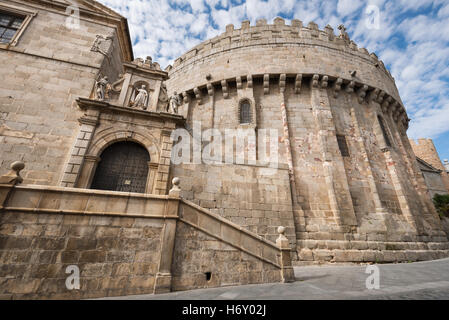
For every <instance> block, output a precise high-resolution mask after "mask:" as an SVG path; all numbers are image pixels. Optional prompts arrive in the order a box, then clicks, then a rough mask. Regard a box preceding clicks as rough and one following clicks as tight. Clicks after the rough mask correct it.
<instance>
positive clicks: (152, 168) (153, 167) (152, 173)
mask: <svg viewBox="0 0 449 320" xmlns="http://www.w3.org/2000/svg"><path fill="white" fill-rule="evenodd" d="M158 166H159V165H158V164H157V163H154V162H151V161H150V162H148V176H147V186H146V187H145V192H146V193H153V190H154V179H155V177H156V173H157V168H158Z"/></svg>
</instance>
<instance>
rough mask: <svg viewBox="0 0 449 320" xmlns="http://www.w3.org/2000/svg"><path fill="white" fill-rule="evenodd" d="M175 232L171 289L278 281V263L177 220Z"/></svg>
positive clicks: (279, 279)
mask: <svg viewBox="0 0 449 320" xmlns="http://www.w3.org/2000/svg"><path fill="white" fill-rule="evenodd" d="M176 235H177V236H176V241H175V249H174V261H173V280H172V281H173V282H172V286H173V287H172V288H173V290H174V291H178V290H189V289H198V288H209V287H219V286H220V287H221V286H232V285H245V284H257V283H270V282H279V281H281V278H280V273H279V269H278V268H277V267H275V266H273V265H270V264H269V263H266V262H264V261H260V260H258V259H256V258H254V257H253V256H251V255H249V254H247V253H245V252H242V251H240V250H238V249H236V248H235V247H232V246H230V245H228V244H226V243H224V242H222V241H220V240H217V239H216V238H213V237H211V236H209V235H207V234H205V233H203V232H201V231H199V230H196V229H194V228H192V227H191V226H189V225H187V224H185V223H182V222H180V223H178V225H177V230H176ZM207 273H210V275H209V276H210V278H209V280H208V278H207V275H206V274H207Z"/></svg>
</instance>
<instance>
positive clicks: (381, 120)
mask: <svg viewBox="0 0 449 320" xmlns="http://www.w3.org/2000/svg"><path fill="white" fill-rule="evenodd" d="M377 120H379V125H380V129H381V130H382V135H383V136H384V140H385V144H386V145H387V146H388V147H391V140H390V137H389V136H388V132H387V129H386V128H385V123H384V119H383V118H382V117H381V116H379V115H378V116H377Z"/></svg>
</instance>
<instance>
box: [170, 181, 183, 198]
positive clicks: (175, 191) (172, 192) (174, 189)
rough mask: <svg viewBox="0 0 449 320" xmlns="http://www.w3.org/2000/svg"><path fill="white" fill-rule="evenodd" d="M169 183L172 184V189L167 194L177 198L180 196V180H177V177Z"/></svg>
mask: <svg viewBox="0 0 449 320" xmlns="http://www.w3.org/2000/svg"><path fill="white" fill-rule="evenodd" d="M171 182H172V184H173V187H172V188H171V189H170V191H169V192H168V195H170V196H172V197H178V198H179V197H180V196H181V188H180V187H179V184H180V183H181V179H179V178H178V177H174V178H173V180H172V181H171Z"/></svg>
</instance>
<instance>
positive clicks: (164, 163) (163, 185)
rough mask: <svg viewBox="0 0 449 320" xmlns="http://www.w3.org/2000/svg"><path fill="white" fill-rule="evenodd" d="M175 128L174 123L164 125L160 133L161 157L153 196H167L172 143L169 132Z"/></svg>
mask: <svg viewBox="0 0 449 320" xmlns="http://www.w3.org/2000/svg"><path fill="white" fill-rule="evenodd" d="M175 128H176V124H175V123H169V122H166V123H165V127H164V129H163V130H162V132H161V155H160V159H159V166H158V169H157V174H156V185H155V188H154V191H155V194H167V188H168V177H169V174H170V161H171V150H172V147H173V142H172V141H171V139H170V135H171V132H172V131H173V130H174V129H175Z"/></svg>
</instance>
